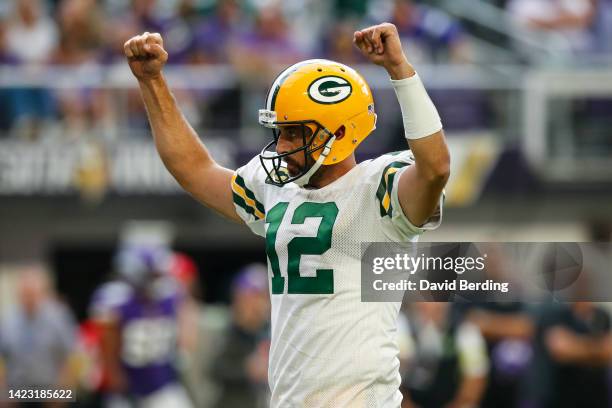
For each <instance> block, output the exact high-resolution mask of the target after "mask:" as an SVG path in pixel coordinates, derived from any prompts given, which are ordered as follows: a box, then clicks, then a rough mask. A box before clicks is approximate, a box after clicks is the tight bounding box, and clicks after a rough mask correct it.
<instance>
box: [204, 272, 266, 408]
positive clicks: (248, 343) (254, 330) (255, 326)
mask: <svg viewBox="0 0 612 408" xmlns="http://www.w3.org/2000/svg"><path fill="white" fill-rule="evenodd" d="M269 314H270V307H269V293H268V273H267V268H266V266H264V265H262V264H252V265H249V266H247V267H245V268H244V269H243V270H242V271H241V272H240V273H239V275H238V276H237V277H236V279H235V280H234V282H233V287H232V323H231V325H230V327H229V328H228V331H227V334H226V337H225V344H224V345H223V347H222V349H221V351H220V352H219V354H218V355H217V357H216V359H215V363H214V364H213V367H212V369H213V373H214V377H215V378H216V379H217V381H218V382H219V385H220V387H221V394H220V397H219V400H218V401H217V406H218V407H219V408H226V407H241V408H242V407H244V408H248V407H258V406H260V405H259V404H258V399H260V398H261V390H262V389H267V370H268V351H267V349H266V345H269V342H268V341H266V339H267V338H268V335H267V334H266V332H267V330H268V322H269V317H270V316H269Z"/></svg>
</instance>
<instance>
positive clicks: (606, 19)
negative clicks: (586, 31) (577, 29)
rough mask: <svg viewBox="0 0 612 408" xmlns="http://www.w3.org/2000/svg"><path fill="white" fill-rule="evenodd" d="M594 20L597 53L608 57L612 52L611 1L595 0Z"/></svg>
mask: <svg viewBox="0 0 612 408" xmlns="http://www.w3.org/2000/svg"><path fill="white" fill-rule="evenodd" d="M595 18H596V24H595V27H596V28H595V32H596V34H597V51H599V52H600V53H602V54H604V55H608V56H609V55H610V53H611V52H612V0H597V11H596V13H595Z"/></svg>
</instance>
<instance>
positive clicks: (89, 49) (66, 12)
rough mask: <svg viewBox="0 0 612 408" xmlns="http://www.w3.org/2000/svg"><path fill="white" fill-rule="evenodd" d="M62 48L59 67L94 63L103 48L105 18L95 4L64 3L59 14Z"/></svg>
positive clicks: (58, 54) (55, 57)
mask: <svg viewBox="0 0 612 408" xmlns="http://www.w3.org/2000/svg"><path fill="white" fill-rule="evenodd" d="M57 15H58V23H59V32H60V41H59V47H58V48H57V50H56V51H55V52H54V54H53V56H52V58H51V60H52V62H53V63H55V64H60V65H68V64H74V65H79V64H83V63H86V62H94V61H96V60H97V55H98V52H99V50H100V45H101V44H102V35H103V28H102V25H103V24H104V15H103V14H102V10H101V9H100V7H99V6H98V4H97V2H96V1H95V0H64V1H63V2H62V3H61V4H60V6H59V10H58V13H57Z"/></svg>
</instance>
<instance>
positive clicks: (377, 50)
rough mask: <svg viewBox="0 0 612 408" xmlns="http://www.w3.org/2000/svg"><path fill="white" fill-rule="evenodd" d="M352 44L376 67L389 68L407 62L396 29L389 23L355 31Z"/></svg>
mask: <svg viewBox="0 0 612 408" xmlns="http://www.w3.org/2000/svg"><path fill="white" fill-rule="evenodd" d="M353 42H354V43H355V45H356V46H357V48H359V50H360V51H361V53H362V54H363V55H365V56H366V57H367V58H368V59H369V60H370V61H371V62H373V63H374V64H376V65H381V66H383V67H385V68H389V67H393V66H397V65H400V64H404V63H406V62H407V59H406V56H405V55H404V51H403V50H402V44H401V43H400V37H399V34H398V32H397V28H396V27H395V26H394V25H393V24H391V23H382V24H378V25H374V26H371V27H368V28H364V29H363V30H359V31H355V34H354V35H353Z"/></svg>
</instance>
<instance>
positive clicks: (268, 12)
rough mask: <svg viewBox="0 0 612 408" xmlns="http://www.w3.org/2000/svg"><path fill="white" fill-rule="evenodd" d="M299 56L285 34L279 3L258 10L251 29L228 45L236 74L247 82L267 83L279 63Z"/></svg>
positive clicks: (286, 28)
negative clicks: (246, 79) (240, 75)
mask: <svg viewBox="0 0 612 408" xmlns="http://www.w3.org/2000/svg"><path fill="white" fill-rule="evenodd" d="M302 57H303V55H302V53H301V51H300V50H299V48H298V47H297V45H296V44H295V43H294V42H293V41H292V39H291V37H290V36H289V35H288V26H287V21H286V20H285V18H284V16H283V13H282V9H281V8H280V6H277V5H274V4H271V5H269V6H266V7H263V8H261V9H260V10H259V11H258V14H257V15H256V17H255V24H254V26H253V27H252V29H250V30H247V31H244V32H243V33H242V34H241V35H240V37H239V38H238V39H237V40H236V41H234V42H233V43H232V44H230V59H231V62H232V65H233V66H234V68H235V69H236V71H237V72H238V73H241V74H244V75H246V76H247V78H248V79H249V80H251V81H261V82H262V83H266V84H267V83H269V82H270V80H271V78H273V76H274V75H275V74H276V73H278V66H279V65H289V64H293V63H295V62H296V61H299V60H300V59H302Z"/></svg>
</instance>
